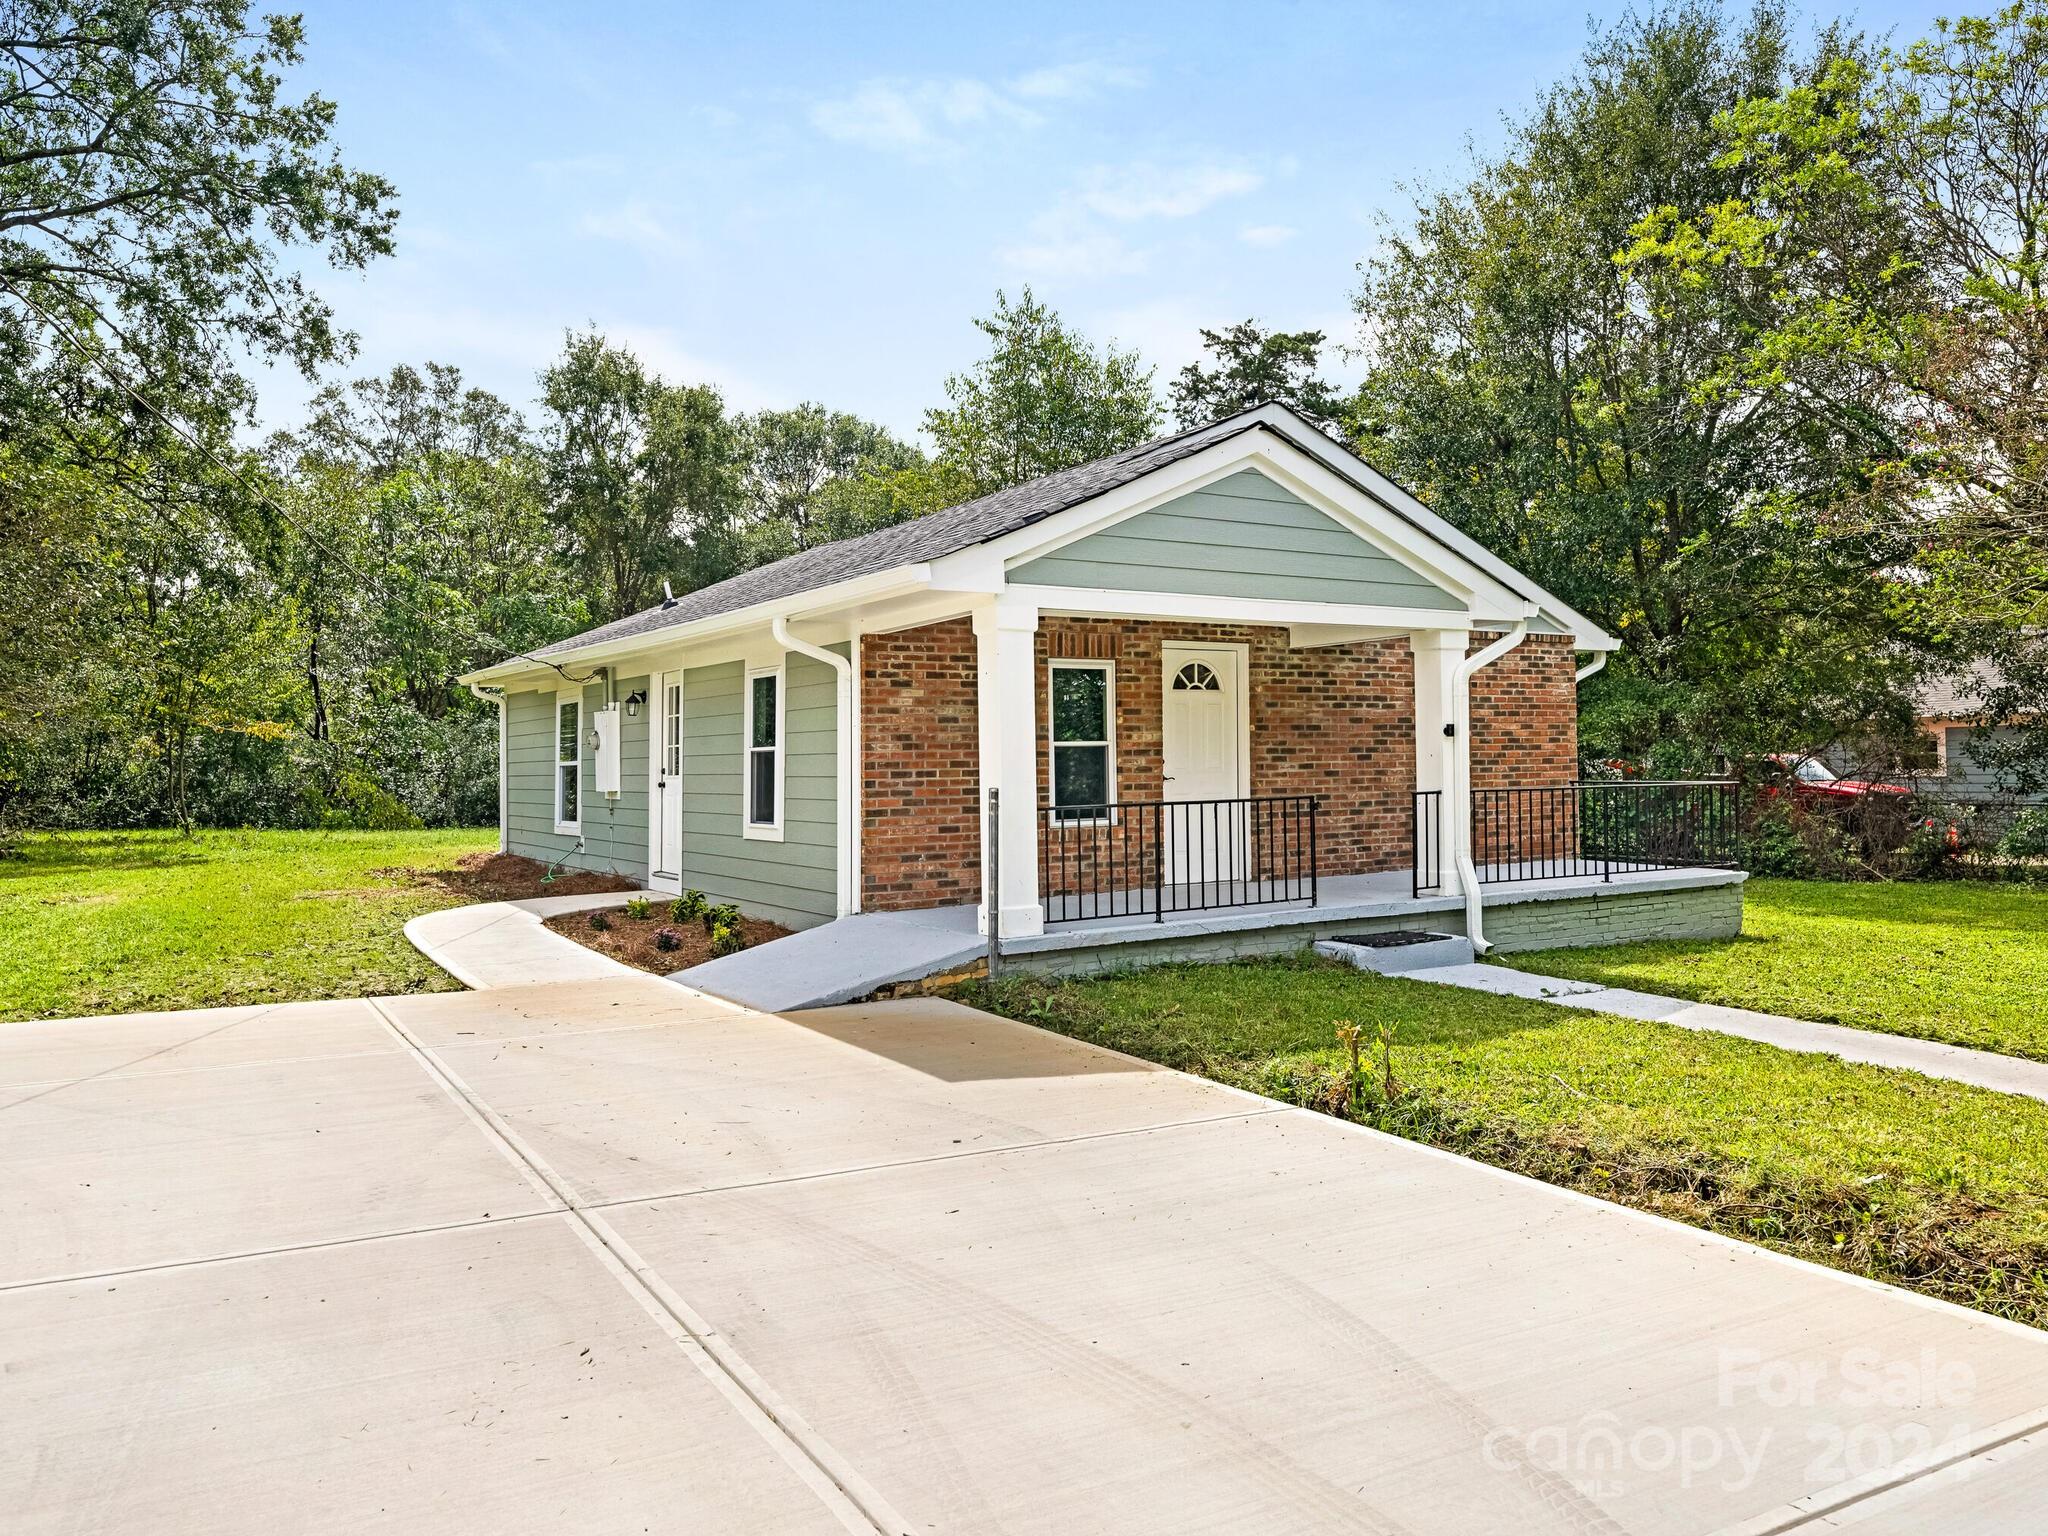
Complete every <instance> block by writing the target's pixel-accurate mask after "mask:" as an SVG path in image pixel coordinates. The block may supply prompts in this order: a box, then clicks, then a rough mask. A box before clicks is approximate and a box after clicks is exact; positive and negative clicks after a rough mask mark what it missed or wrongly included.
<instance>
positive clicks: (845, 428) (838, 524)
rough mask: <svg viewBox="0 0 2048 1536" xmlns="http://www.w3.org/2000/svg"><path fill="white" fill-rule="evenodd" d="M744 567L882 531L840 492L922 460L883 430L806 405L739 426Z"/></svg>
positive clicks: (763, 415)
mask: <svg viewBox="0 0 2048 1536" xmlns="http://www.w3.org/2000/svg"><path fill="white" fill-rule="evenodd" d="M741 431H742V433H743V435H744V437H745V443H746V447H745V452H746V460H747V469H746V499H747V508H746V524H747V526H746V543H747V556H746V558H747V563H748V564H749V565H759V564H764V563H765V562H767V561H769V560H779V559H781V558H782V557H783V556H784V555H790V554H795V553H797V552H799V551H801V550H806V549H810V548H813V547H814V546H816V545H819V544H825V543H830V542H831V541H832V540H834V539H841V538H846V537H849V536H850V535H852V534H856V533H865V532H867V531H869V529H870V527H871V526H880V525H879V524H877V523H875V522H873V520H872V518H871V516H869V515H868V514H866V513H860V512H854V511H853V510H852V508H853V506H854V503H853V502H852V501H850V500H849V499H848V497H847V496H846V495H845V493H844V492H843V491H842V490H840V489H838V486H839V483H840V482H843V481H847V480H851V479H854V478H856V477H870V478H874V479H877V480H886V479H887V478H888V477H889V476H891V475H893V474H895V473H896V472H897V471H899V470H907V469H911V468H913V467H915V466H918V465H921V464H923V462H924V455H923V454H921V453H919V452H918V451H917V449H915V448H913V447H912V446H910V445H909V444H908V443H905V442H902V441H900V440H898V439H897V438H896V437H894V436H893V435H892V434H891V433H890V432H889V431H888V430H887V429H886V428H884V427H878V426H876V425H875V424H874V423H873V422H870V421H863V420H862V419H861V418H860V417H858V416H850V415H848V414H847V413H846V412H844V411H828V410H826V409H825V407H824V406H822V405H813V404H810V403H805V404H802V405H799V406H796V407H795V408H793V409H791V410H786V411H761V412H759V413H757V414H756V415H753V416H750V417H746V418H743V420H742V422H741Z"/></svg>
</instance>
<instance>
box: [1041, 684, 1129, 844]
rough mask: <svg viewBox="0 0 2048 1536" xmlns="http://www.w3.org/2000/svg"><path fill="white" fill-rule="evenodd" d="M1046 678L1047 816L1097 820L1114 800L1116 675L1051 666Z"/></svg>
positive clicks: (1061, 819) (1060, 819) (1063, 819)
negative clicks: (1049, 783)
mask: <svg viewBox="0 0 2048 1536" xmlns="http://www.w3.org/2000/svg"><path fill="white" fill-rule="evenodd" d="M1051 673H1052V676H1051V692H1052V698H1051V701H1050V708H1049V709H1048V710H1047V718H1048V719H1049V720H1050V721H1051V722H1052V804H1053V816H1054V818H1055V819H1056V820H1059V821H1094V820H1098V819H1101V818H1103V817H1106V816H1108V815H1109V809H1108V808H1109V806H1110V805H1111V804H1112V803H1113V802H1114V801H1115V800H1116V743H1115V741H1114V739H1113V737H1114V730H1113V728H1112V723H1113V722H1114V721H1115V719H1116V669H1115V668H1114V667H1113V666H1111V665H1110V664H1109V663H1108V662H1103V661H1055V662H1053V663H1052V666H1051Z"/></svg>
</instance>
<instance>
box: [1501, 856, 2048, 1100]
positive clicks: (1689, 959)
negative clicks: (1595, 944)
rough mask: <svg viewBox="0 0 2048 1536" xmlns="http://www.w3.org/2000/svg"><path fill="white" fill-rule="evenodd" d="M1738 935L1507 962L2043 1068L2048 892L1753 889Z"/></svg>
mask: <svg viewBox="0 0 2048 1536" xmlns="http://www.w3.org/2000/svg"><path fill="white" fill-rule="evenodd" d="M1742 929H1743V932H1742V937H1740V938H1738V939H1725V940H1715V941H1693V942H1681V941H1675V940H1667V941H1658V942H1653V943H1645V944H1616V945H1610V946H1607V947H1604V948H1600V949H1551V950H1542V951H1537V952H1534V953H1529V954H1516V955H1502V956H1497V957H1493V958H1497V959H1499V961H1500V962H1501V963H1502V964H1503V965H1512V966H1517V967H1519V968H1520V969H1522V970H1525V971H1539V972H1543V973H1545V974H1547V975H1552V976H1565V977H1570V978H1572V979H1574V980H1579V981H1595V982H1601V983H1604V984H1606V985H1608V986H1614V987H1634V988H1635V989H1637V990H1638V991H1642V992H1662V993H1666V994H1668V995H1670V996H1672V997H1684V998H1691V999H1693V1000H1694V1001H1696V1002H1703V1003H1722V1004H1726V1005H1729V1006H1731V1007H1737V1008H1756V1009H1760V1010H1762V1011H1763V1012H1765V1013H1782V1014H1788V1015H1790V1016H1791V1017H1793V1018H1795V1019H1814V1020H1818V1021H1819V1022H1821V1023H1825V1024H1846V1025H1849V1026H1851V1027H1852V1028H1855V1029H1870V1030H1877V1031H1880V1032H1882V1033H1884V1034H1892V1035H1913V1036H1917V1037H1918V1038H1920V1039H1923V1040H1940V1041H1944V1042H1946V1043H1948V1044H1950V1045H1966V1046H1974V1047H1976V1048H1977V1049H1979V1050H1986V1051H2001V1052H2004V1053H2005V1054H2006V1055H2009V1056H2026V1057H2030V1058H2032V1059H2033V1060H2035V1061H2048V891H2044V890H2041V889H2038V888H2034V887H2029V886H2018V885H1988V884H1977V883H1966V882H1962V881H1948V882H1941V883H1933V882H1924V883H1917V884H1894V885H1884V884H1855V885H1847V884H1835V883H1829V882H1823V881H1816V880H1751V881H1750V882H1749V883H1748V885H1747V886H1745V887H1744V895H1743V903H1742Z"/></svg>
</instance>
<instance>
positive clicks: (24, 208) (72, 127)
mask: <svg viewBox="0 0 2048 1536" xmlns="http://www.w3.org/2000/svg"><path fill="white" fill-rule="evenodd" d="M4 14H5V20H4V24H0V33H4V36H0V101H4V102H5V109H4V111H0V282H4V285H5V288H6V290H7V292H6V293H5V295H4V296H0V316H4V324H5V328H6V331H7V332H8V333H9V337H10V340H11V341H12V342H13V344H14V348H13V350H11V351H6V352H0V356H6V357H11V358H12V359H13V363H12V365H11V366H9V365H7V364H0V367H8V368H9V375H10V376H9V377H8V378H7V380H6V382H7V383H8V384H9V385H11V386H13V387H15V388H17V389H18V388H20V387H21V384H22V380H21V376H20V371H19V359H20V358H21V357H22V356H23V353H22V352H21V351H20V350H19V348H20V347H21V346H22V345H23V344H24V343H26V344H29V345H35V344H41V345H43V346H49V345H52V344H53V341H52V336H51V333H50V327H49V322H47V321H46V320H44V319H43V318H42V316H41V315H39V314H38V313H37V312H36V310H35V308H34V307H32V305H31V302H30V301H31V300H32V301H33V302H34V304H37V305H41V306H42V307H44V308H46V309H48V310H50V311H51V312H53V313H55V314H56V315H58V316H60V317H62V320H63V321H66V322H69V323H71V324H79V323H81V322H84V323H87V324H88V325H89V328H91V329H92V330H94V331H95V332H96V333H98V334H99V335H100V336H101V337H102V338H103V341H104V344H106V345H108V346H111V347H113V348H114V349H115V351H116V352H117V354H118V355H119V357H120V359H121V361H122V362H123V363H124V364H125V365H127V367H128V369H129V371H130V372H131V373H132V374H134V375H135V376H136V377H137V378H139V379H142V380H150V381H157V382H158V383H160V384H161V385H162V386H163V387H165V388H166V389H167V390H169V391H170V392H172V393H174V394H176V395H177V396H179V397H181V403H182V404H183V405H184V406H185V408H186V409H188V410H190V409H195V408H198V407H200V406H201V405H202V404H204V405H209V406H211V407H212V408H214V409H227V408H230V407H237V406H241V405H244V404H246V401H247V398H248V395H247V389H246V386H245V385H244V384H243V382H242V380H241V376H240V365H241V362H242V359H243V357H244V356H246V355H248V354H255V355H257V356H281V357H284V358H288V359H289V360H290V361H291V362H293V363H294V364H296V365H297V366H298V367H299V368H300V369H302V370H303V371H305V372H306V373H307V374H308V375H309V376H310V375H311V373H312V372H313V371H314V370H315V369H317V368H318V367H320V366H321V365H322V364H325V363H328V362H331V361H333V360H334V359H335V358H337V357H338V356H340V355H342V353H343V352H344V350H345V348H346V338H345V337H344V336H343V335H342V334H341V333H340V332H338V331H337V330H336V329H335V327H334V325H333V317H332V314H331V312H330V310H329V309H328V307H327V305H326V304H324V303H323V302H322V301H321V300H320V299H319V297H318V296H317V295H316V294H315V293H314V292H313V291H312V289H311V288H310V287H309V286H308V285H307V283H306V281H305V279H304V277H303V276H302V275H301V274H300V272H299V270H298V268H297V265H296V263H295V262H292V261H289V260H287V258H286V255H285V252H286V251H287V249H289V248H291V247H294V246H301V247H311V248H314V249H318V250H322V251H324V253H325V254H326V256H327V257H328V259H329V260H330V261H331V262H333V263H334V264H335V265H336V266H340V267H360V266H363V265H364V264H366V263H367V262H368V261H369V260H371V259H372V258H373V257H376V256H379V255H384V254H388V253H389V252H390V250H391V248H392V245H391V232H392V227H393V224H394V221H395V218H396V214H395V197H396V194H395V193H394V191H393V189H392V187H391V185H390V183H388V182H386V181H385V180H383V179H382V178H381V177H378V176H374V175H371V174H369V173H367V172H363V171H357V170H352V169H350V168H349V167H348V166H346V165H344V164H343V163H342V161H341V159H340V157H339V156H338V155H337V154H336V153H335V151H334V150H333V149H332V148H331V147H330V145H329V143H328V140H329V136H330V134H331V132H332V130H333V126H334V116H335V114H334V107H333V104H332V103H330V102H327V101H325V100H323V99H322V98H320V97H319V96H317V95H311V96H307V97H305V98H303V99H301V100H293V99H291V98H290V97H289V96H288V95H287V94H286V93H285V92H284V90H283V81H282V72H283V71H284V70H286V69H289V68H291V67H293V66H295V65H297V64H299V63H300V62H301V59H302V53H301V50H302V45H303V42H304V29H303V28H302V26H301V24H300V22H299V19H298V18H296V17H289V16H272V17H266V18H264V19H263V20H262V21H260V22H255V23H252V21H251V19H250V18H249V16H248V7H247V5H245V4H243V3H240V0H182V3H168V0H70V3H66V0H7V3H6V4H5V6H4Z"/></svg>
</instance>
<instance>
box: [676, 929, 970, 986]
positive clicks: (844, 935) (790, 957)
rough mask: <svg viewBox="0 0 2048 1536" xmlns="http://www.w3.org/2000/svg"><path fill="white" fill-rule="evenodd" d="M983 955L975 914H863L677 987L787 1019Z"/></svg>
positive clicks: (698, 973)
mask: <svg viewBox="0 0 2048 1536" xmlns="http://www.w3.org/2000/svg"><path fill="white" fill-rule="evenodd" d="M985 952H986V941H985V940H984V939H982V937H981V936H980V935H979V934H978V933H976V932H975V919H974V908H972V907H938V908H935V909H932V910H930V911H924V912H862V913H859V914H857V915H856V916H853V917H842V918H840V919H839V920H838V921H837V922H831V923H821V924H820V925H819V926H818V927H816V928H806V929H805V930H803V931H802V932H801V933H793V934H791V935H790V936H789V937H788V938H786V939H777V940H776V941H775V942H774V943H773V944H768V945H763V946H762V947H761V948H759V949H743V950H741V951H740V952H739V953H738V954H736V955H725V956H722V957H720V958H719V959H717V960H707V961H705V962H704V963H703V964H702V965H693V966H691V967H690V968H689V969H688V970H683V971H677V972H676V973H675V974H674V976H673V977H672V978H671V980H674V981H679V982H681V983H682V984H683V985H684V986H688V987H696V988H698V989H699V990H701V991H705V992H709V993H711V994H713V995H714V996H716V997H725V998H730V999H731V1000H732V1001H734V1002H736V1003H744V1004H746V1005H747V1006H748V1007H749V1008H764V1009H767V1010H769V1011H770V1012H782V1011H784V1010H787V1009H791V1008H824V1007H829V1006H831V1005H832V1004H834V1003H845V1002H851V1001H852V1000H853V999H854V998H857V997H866V996H868V995H869V994H870V993H872V992H874V991H875V990H876V989H877V988H880V987H884V986H887V985H888V984H889V983H890V982H894V981H917V980H920V979H922V978H924V977H926V976H934V975H937V974H939V973H940V972H942V971H948V970H952V969H953V968H955V967H957V966H963V965H967V964H969V963H970V962H972V961H973V960H974V959H975V958H976V957H977V956H979V955H981V954H983V953H985Z"/></svg>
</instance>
